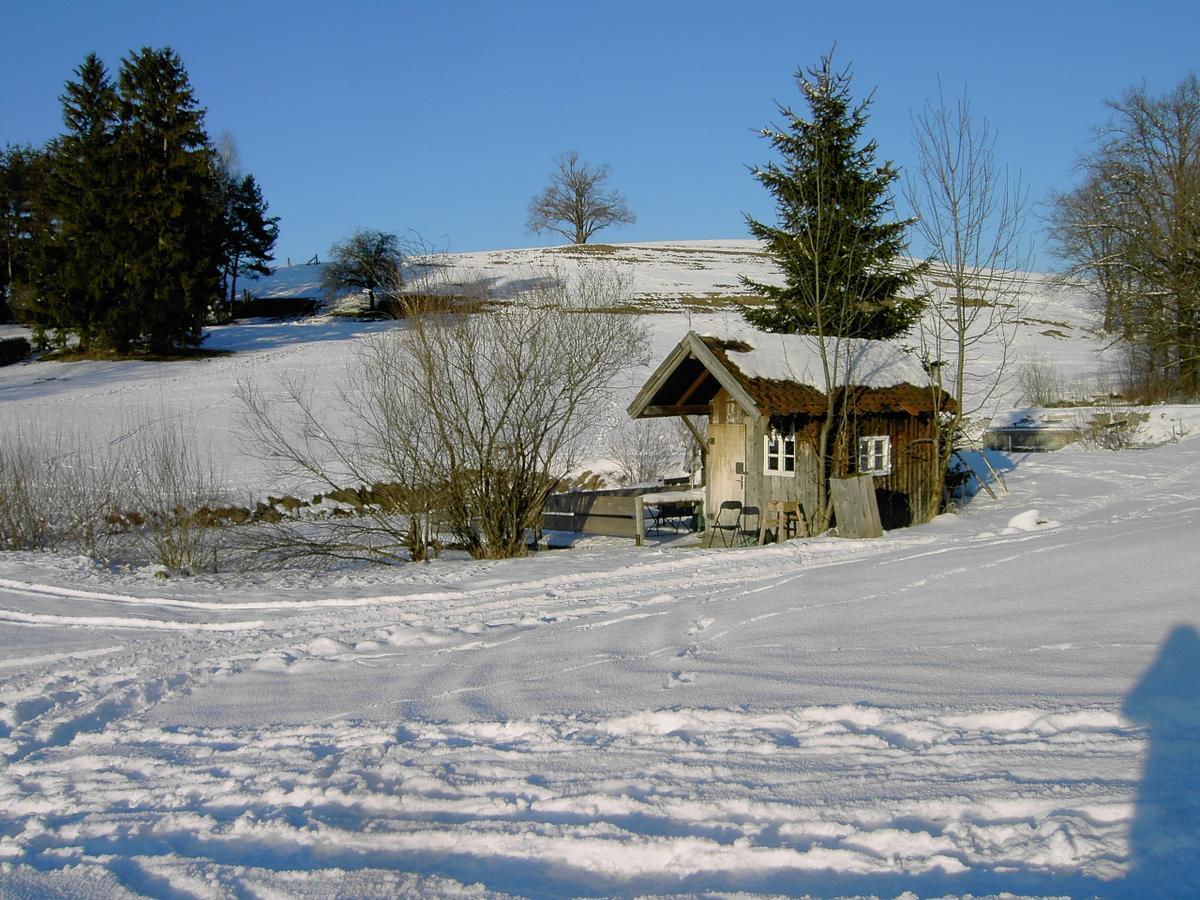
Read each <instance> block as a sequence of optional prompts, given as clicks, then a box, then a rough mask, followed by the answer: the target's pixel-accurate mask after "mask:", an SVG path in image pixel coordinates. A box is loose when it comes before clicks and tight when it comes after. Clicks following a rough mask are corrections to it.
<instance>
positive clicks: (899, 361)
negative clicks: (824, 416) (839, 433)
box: [629, 330, 949, 418]
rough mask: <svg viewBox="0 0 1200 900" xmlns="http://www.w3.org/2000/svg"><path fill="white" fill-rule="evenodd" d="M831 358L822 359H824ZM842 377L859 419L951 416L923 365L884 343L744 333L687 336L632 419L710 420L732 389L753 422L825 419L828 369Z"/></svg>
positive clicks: (641, 396) (642, 395)
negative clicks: (721, 396) (865, 415)
mask: <svg viewBox="0 0 1200 900" xmlns="http://www.w3.org/2000/svg"><path fill="white" fill-rule="evenodd" d="M823 350H824V351H825V355H824V357H823V355H822V351H823ZM835 352H836V353H837V355H838V359H837V360H836V364H835V363H834V362H833V361H831V362H830V366H831V368H833V367H834V366H835V365H836V369H837V370H838V371H840V372H842V373H843V377H842V378H841V379H838V380H837V381H836V382H835V384H834V387H835V389H837V390H840V391H847V392H852V393H853V404H854V407H855V409H856V410H858V411H859V412H903V413H907V414H909V415H917V414H919V413H922V412H932V411H933V410H934V408H935V406H937V407H939V408H941V409H946V408H947V403H948V402H949V398H948V397H947V396H946V395H945V394H942V395H941V397H940V398H939V399H940V403H936V404H935V391H934V390H933V389H932V387H931V384H930V380H929V377H928V375H927V374H926V373H925V371H924V369H923V368H922V367H921V365H920V363H919V362H917V360H916V359H915V358H914V357H913V356H912V355H911V354H909V353H906V352H905V351H904V350H902V349H901V348H899V347H897V346H896V345H894V344H890V343H887V342H884V341H865V340H852V341H842V342H841V343H840V345H837V346H836V347H835V345H834V344H833V342H832V341H828V340H827V341H825V342H824V346H823V344H822V340H821V339H820V338H817V337H815V336H813V335H782V334H766V333H763V332H756V331H748V330H747V331H742V332H736V333H732V334H726V335H715V334H705V335H700V334H697V333H696V332H688V334H687V335H686V336H685V337H684V338H683V340H682V341H680V342H679V344H678V345H677V346H676V347H675V349H674V350H672V351H671V353H670V354H668V356H667V358H666V359H664V360H663V362H662V364H661V365H659V367H658V369H656V370H655V372H654V374H653V375H651V376H650V379H649V380H648V381H647V382H646V384H645V385H644V386H643V387H642V390H641V391H640V392H639V393H638V395H637V397H636V398H635V399H634V401H633V403H631V404H630V406H629V414H630V416H632V417H633V418H649V417H652V416H678V415H705V414H707V413H708V412H709V409H710V407H709V404H710V403H711V401H712V398H713V397H714V396H715V395H716V393H717V391H718V390H720V389H721V388H722V387H723V388H725V389H726V390H727V391H728V392H729V394H730V396H731V397H732V398H733V399H734V401H735V402H737V403H738V405H739V406H741V407H742V408H743V410H744V411H745V412H746V413H747V414H748V415H751V416H773V415H794V414H810V415H815V414H820V413H823V412H824V411H825V407H826V397H825V384H824V382H825V377H824V371H825V362H824V359H827V358H829V357H830V356H831V355H832V354H833V353H835Z"/></svg>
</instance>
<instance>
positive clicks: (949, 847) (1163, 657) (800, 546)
mask: <svg viewBox="0 0 1200 900" xmlns="http://www.w3.org/2000/svg"><path fill="white" fill-rule="evenodd" d="M598 257H602V258H604V259H605V261H606V262H607V263H608V264H620V265H623V266H625V267H626V270H627V272H628V274H629V276H630V278H631V283H632V286H633V290H632V294H633V297H632V300H633V301H634V305H636V306H637V307H638V310H637V314H640V315H644V316H645V321H646V322H647V325H648V327H649V328H650V329H651V331H652V337H653V342H654V345H655V348H656V349H655V354H656V357H657V358H656V359H655V360H654V362H652V363H651V365H653V364H654V363H656V362H657V359H658V358H661V356H662V355H664V354H665V353H666V351H667V350H668V349H669V348H670V347H671V346H673V345H674V344H675V343H676V342H677V341H678V340H679V337H680V336H681V335H682V334H683V333H684V332H686V331H687V330H688V328H693V329H696V330H705V329H711V330H723V329H725V328H726V327H728V326H736V325H738V324H740V321H741V320H740V317H739V316H738V314H737V312H736V310H735V309H734V308H732V307H730V306H728V305H727V304H728V302H729V298H730V297H732V296H734V295H736V294H737V293H738V292H739V291H740V290H741V288H740V285H739V282H738V280H737V276H738V275H739V274H747V275H751V276H753V277H755V278H764V279H765V278H770V277H773V275H772V269H771V267H770V264H769V261H768V260H766V259H765V258H764V257H762V256H761V254H758V253H757V251H756V248H755V247H754V246H753V245H752V244H750V243H748V242H699V243H684V244H653V245H616V246H613V247H612V248H609V249H590V250H586V251H583V252H580V251H578V250H574V249H572V248H567V249H554V250H521V251H500V252H495V253H480V254H463V255H460V256H457V257H455V258H454V259H453V260H452V263H453V265H452V266H451V267H449V269H448V272H449V277H448V278H447V279H446V283H449V284H453V283H459V284H466V283H468V282H471V281H474V280H477V279H479V278H483V279H484V280H486V281H487V282H488V283H489V284H490V285H491V287H492V289H493V290H494V291H496V292H497V293H499V294H501V295H504V294H505V293H506V292H507V293H511V291H509V290H508V289H509V288H512V287H513V286H515V285H518V284H519V283H520V282H521V281H522V279H524V278H527V277H529V275H530V273H534V274H536V273H537V272H539V271H540V272H543V273H544V272H545V271H547V270H550V269H553V270H555V271H558V272H566V273H567V274H570V272H571V271H574V270H577V269H578V267H581V266H585V265H590V264H594V261H595V258H598ZM293 268H298V267H293ZM311 276H312V273H311V272H309V273H307V274H304V273H299V272H290V273H289V272H284V273H281V274H280V275H278V276H277V277H278V278H279V279H281V280H280V281H279V282H278V284H279V285H283V284H284V281H283V280H282V279H285V278H290V279H292V282H293V283H294V284H299V283H301V281H302V280H303V278H311ZM268 286H269V285H268ZM1025 291H1026V293H1027V301H1028V302H1027V306H1026V309H1025V312H1024V319H1025V321H1024V322H1023V323H1022V324H1021V325H1020V327H1019V330H1018V334H1017V339H1016V340H1017V345H1016V357H1017V359H1018V360H1021V359H1022V358H1040V359H1043V360H1049V361H1050V362H1051V363H1052V364H1053V365H1054V366H1055V367H1057V369H1058V370H1059V371H1060V372H1061V374H1062V376H1063V378H1064V379H1065V380H1068V381H1072V380H1075V381H1082V380H1087V379H1091V378H1092V377H1093V376H1094V375H1095V374H1096V373H1097V372H1098V371H1099V370H1101V369H1102V367H1103V366H1104V365H1106V364H1107V362H1106V359H1105V356H1104V353H1103V342H1102V341H1101V339H1100V338H1099V337H1098V336H1097V335H1095V334H1094V333H1093V332H1092V330H1091V328H1092V317H1091V315H1090V313H1089V310H1088V301H1087V298H1086V297H1085V296H1084V295H1083V294H1082V293H1081V292H1077V291H1056V290H1054V289H1052V288H1051V286H1050V284H1049V281H1048V279H1046V278H1044V277H1042V276H1037V275H1030V276H1028V277H1027V278H1026V280H1025ZM398 327H403V324H401V323H392V322H372V323H364V322H360V321H357V320H354V319H347V318H336V317H318V318H314V319H308V320H297V321H289V322H245V323H238V324H234V325H229V326H223V327H220V328H214V329H212V330H211V333H210V337H209V345H211V346H212V347H214V348H217V349H226V350H230V351H233V352H232V353H231V354H230V355H227V356H218V357H212V358H208V359H198V360H192V361H187V362H175V363H134V362H81V363H31V364H24V365H17V366H11V367H6V368H0V428H3V429H6V433H9V434H11V433H12V432H10V431H7V430H8V429H14V430H15V429H25V428H30V427H32V426H33V425H34V424H35V423H39V422H41V423H45V422H49V423H50V424H51V425H53V426H57V427H61V428H63V429H68V430H70V429H78V430H82V431H84V432H85V433H87V434H90V435H92V436H94V437H95V439H96V440H102V441H127V440H136V437H137V436H136V433H134V429H136V428H138V427H144V426H145V423H146V422H147V421H151V420H153V419H154V418H155V417H158V418H170V419H179V420H181V421H188V422H194V423H195V424H196V426H197V429H198V432H199V434H201V435H202V436H204V437H205V438H206V439H207V440H208V442H209V444H210V446H211V448H212V449H213V451H214V453H215V454H217V455H218V458H219V460H220V462H219V472H220V474H221V477H222V478H223V479H224V480H225V481H226V483H227V484H228V485H229V486H231V487H234V488H239V489H242V490H245V491H248V492H249V491H257V490H262V486H263V485H264V484H266V483H268V482H267V474H266V470H265V467H264V466H263V464H261V463H259V462H258V461H256V460H254V459H253V458H251V457H249V456H247V455H246V454H244V453H243V452H242V451H241V449H240V447H239V441H238V437H237V435H238V431H239V426H238V404H237V402H236V400H235V399H234V397H233V389H234V387H235V385H236V384H237V382H238V381H239V379H243V378H246V377H253V378H256V379H261V380H264V381H269V380H270V379H272V378H275V377H277V376H278V375H280V374H284V373H286V374H290V375H293V376H307V377H308V378H310V379H311V383H312V384H313V385H314V386H315V388H316V389H318V390H319V391H322V392H325V395H327V396H331V397H332V396H334V395H335V392H336V388H337V384H338V381H339V378H340V375H341V373H342V372H344V370H345V367H346V366H347V365H348V363H349V362H351V360H352V359H353V357H354V353H355V348H356V341H357V340H358V339H359V338H360V337H362V336H363V335H364V334H369V333H372V332H375V331H378V330H382V329H389V328H398ZM644 375H645V372H642V373H640V377H644ZM634 380H635V381H636V380H637V379H636V378H635V379H634ZM634 387H635V385H634V384H631V385H630V386H629V390H630V391H631V392H632V390H633V389H634ZM1005 390H1006V394H1005V397H1004V398H1003V399H1002V401H1001V402H1000V404H998V406H997V409H998V410H1000V411H1003V408H1004V407H1005V406H1007V407H1017V406H1019V405H1020V404H1021V398H1020V396H1019V388H1018V387H1017V386H1016V385H1015V384H1013V385H1006V388H1005ZM1151 412H1152V413H1153V415H1154V416H1155V417H1157V419H1156V421H1158V422H1159V424H1158V425H1157V426H1156V427H1158V428H1159V430H1160V431H1161V432H1164V433H1165V432H1166V431H1168V430H1170V429H1172V428H1173V429H1174V430H1175V431H1176V432H1177V433H1178V434H1182V435H1183V439H1182V440H1181V441H1178V442H1176V443H1171V444H1167V445H1164V446H1161V447H1157V448H1154V449H1149V450H1140V451H1125V452H1120V453H1113V452H1104V451H1087V450H1082V449H1069V450H1066V451H1062V452H1059V453H1055V454H1040V455H1005V454H995V455H994V456H993V461H994V463H995V465H996V466H997V468H998V469H999V470H1000V471H1001V474H1002V475H1003V479H1004V486H1001V485H999V484H998V485H997V486H996V489H997V496H996V497H995V498H994V499H993V498H991V497H988V496H987V495H986V494H981V495H979V496H978V497H976V498H975V500H974V501H972V503H971V504H970V505H969V506H968V507H967V508H965V509H964V510H962V511H961V512H960V513H959V514H955V515H946V516H942V517H939V518H938V519H937V520H935V521H934V522H932V523H930V524H929V525H926V526H921V527H917V528H911V529H905V530H901V531H896V532H891V533H889V534H887V535H886V536H885V537H884V538H883V539H881V540H877V541H850V540H839V539H836V538H829V537H820V538H810V539H804V540H799V541H792V542H788V543H785V544H783V545H776V546H770V547H762V548H759V547H750V548H742V549H732V550H725V549H714V550H708V549H682V548H680V547H678V546H676V545H674V544H673V543H672V542H671V541H661V542H655V541H651V542H650V543H649V545H648V546H646V547H643V548H635V547H633V546H632V543H631V542H628V541H599V542H596V543H593V544H592V545H590V546H585V547H584V548H582V549H577V550H574V551H570V552H564V553H540V554H536V555H534V556H532V557H530V558H527V559H522V560H513V561H504V562H484V561H470V560H465V559H462V558H452V557H448V558H445V559H441V560H438V561H435V562H432V563H429V564H417V565H406V566H399V567H394V568H382V567H376V568H370V567H365V566H357V565H345V566H341V567H339V568H335V569H334V570H332V571H328V572H313V571H305V570H300V569H290V570H284V571H281V572H249V573H225V574H219V575H216V574H214V575H204V576H198V577H195V578H171V579H166V580H162V579H159V578H157V577H155V574H154V572H153V570H149V569H138V568H133V567H120V566H111V567H110V566H109V565H106V564H98V563H95V562H93V561H92V560H90V559H86V558H82V557H73V556H65V555H60V554H50V553H32V552H0V896H40V895H67V896H71V895H82V894H86V895H90V896H129V895H131V894H132V895H150V896H163V895H169V896H200V897H225V896H329V895H333V894H337V893H340V894H343V895H349V896H362V895H408V896H455V897H462V896H473V897H493V896H495V897H499V896H511V895H519V896H538V897H549V896H577V895H603V896H608V895H622V896H629V895H638V894H652V895H656V896H671V895H684V896H694V895H697V894H702V893H705V892H710V891H716V892H746V893H749V894H765V895H771V896H774V895H780V894H785V895H804V894H812V895H819V896H840V895H851V896H863V895H874V896H882V895H886V896H896V895H899V894H901V893H903V892H905V891H911V892H914V893H915V894H917V895H921V896H929V895H935V896H937V895H963V894H968V893H970V894H974V895H996V894H1008V895H1013V894H1016V895H1033V896H1046V895H1058V896H1062V895H1066V896H1092V895H1105V896H1111V895H1118V896H1131V897H1132V896H1148V895H1150V896H1152V895H1176V896H1196V895H1200V874H1198V873H1197V870H1196V868H1195V866H1194V865H1193V860H1194V859H1195V858H1196V857H1197V854H1200V824H1198V823H1200V807H1198V806H1197V799H1196V798H1197V793H1196V791H1195V789H1194V787H1195V785H1196V784H1197V783H1198V781H1200V761H1198V760H1200V754H1198V753H1197V747H1200V729H1198V723H1200V701H1198V699H1197V696H1196V691H1195V685H1196V684H1197V683H1200V637H1198V635H1197V628H1200V612H1198V609H1197V605H1196V602H1195V568H1196V549H1195V548H1196V540H1197V535H1198V533H1200V532H1198V529H1200V437H1197V436H1196V435H1197V434H1200V429H1198V428H1197V427H1196V425H1197V420H1196V416H1195V413H1194V411H1193V410H1192V409H1189V408H1169V409H1168V408H1162V409H1156V410H1153V411H1151ZM1005 415H1006V421H1008V420H1011V419H1012V418H1013V416H1012V415H1009V414H1008V413H1005ZM621 416H622V411H621V407H620V398H618V401H617V402H615V403H614V408H613V410H612V418H613V421H617V420H618V419H619V418H620V417H621ZM1160 420H1161V421H1160ZM1173 423H1177V425H1176V424H1173ZM1189 431H1190V434H1187V433H1186V432H1189Z"/></svg>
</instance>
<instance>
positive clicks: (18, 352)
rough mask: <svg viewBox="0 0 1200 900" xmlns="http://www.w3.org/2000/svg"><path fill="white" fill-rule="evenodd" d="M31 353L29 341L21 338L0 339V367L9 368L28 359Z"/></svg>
mask: <svg viewBox="0 0 1200 900" xmlns="http://www.w3.org/2000/svg"><path fill="white" fill-rule="evenodd" d="M32 352H33V348H32V347H30V346H29V341H27V340H26V339H25V338H23V337H10V338H0V366H11V365H12V364H13V363H19V362H20V361H21V360H23V359H26V358H28V356H29V354H30V353H32Z"/></svg>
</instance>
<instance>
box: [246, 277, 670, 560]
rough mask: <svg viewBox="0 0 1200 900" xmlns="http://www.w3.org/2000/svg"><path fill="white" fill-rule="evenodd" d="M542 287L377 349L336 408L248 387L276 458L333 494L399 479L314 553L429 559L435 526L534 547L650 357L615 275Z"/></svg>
mask: <svg viewBox="0 0 1200 900" xmlns="http://www.w3.org/2000/svg"><path fill="white" fill-rule="evenodd" d="M536 284H537V285H538V286H536V287H534V288H532V289H530V290H529V291H527V292H526V293H525V294H523V295H522V296H520V297H519V298H517V299H516V300H515V301H514V302H512V303H510V304H508V305H507V306H505V307H503V308H500V309H497V310H496V311H493V312H488V313H484V314H473V315H472V314H469V315H453V314H440V315H432V316H430V315H419V314H415V313H414V314H413V315H411V316H408V317H406V319H405V323H404V327H397V328H396V329H394V330H392V331H388V332H385V333H382V334H376V335H373V336H371V337H368V338H366V339H364V340H363V342H362V344H361V346H360V348H359V352H358V353H357V354H356V358H355V362H354V364H353V365H352V366H351V368H350V371H349V373H348V376H347V380H346V382H345V384H344V385H343V387H342V389H341V391H340V392H339V394H338V400H337V407H336V409H332V408H330V407H329V406H328V405H327V406H326V407H324V408H322V407H321V406H320V405H319V404H318V403H316V402H315V399H314V397H313V395H312V393H311V392H306V390H305V389H304V387H303V386H302V385H297V384H287V383H285V384H284V385H283V390H282V392H281V393H278V394H276V395H272V396H268V395H267V394H265V393H264V392H263V391H262V390H261V389H259V388H257V387H255V386H254V385H252V384H246V383H244V384H242V385H240V386H239V390H238V394H239V396H240V397H241V399H242V401H243V403H244V405H245V409H246V412H247V416H246V419H247V428H248V431H249V434H250V435H251V437H252V439H253V442H254V444H255V445H256V446H257V447H258V448H259V449H258V452H259V453H260V455H263V456H265V457H267V458H269V459H271V460H273V461H275V462H276V463H278V464H280V465H282V466H283V468H284V469H285V470H287V471H289V472H290V473H291V474H293V475H298V476H303V477H306V478H308V479H309V480H311V481H316V482H318V483H321V484H323V485H326V486H331V487H332V486H336V485H337V484H338V482H339V481H341V486H343V487H344V486H346V485H347V484H348V483H359V484H364V485H370V484H375V483H383V484H390V485H395V486H396V490H397V492H398V493H399V494H400V495H401V497H402V500H401V502H400V503H399V505H398V506H397V507H395V508H393V509H390V510H389V509H387V508H384V507H379V508H366V507H364V508H363V509H361V510H359V512H360V513H362V514H364V515H360V516H355V517H351V518H345V519H341V520H338V521H337V522H335V523H331V528H330V529H329V531H328V534H329V535H330V536H329V537H327V538H322V539H320V540H319V541H317V542H315V543H314V542H312V541H310V542H309V544H308V545H307V550H308V551H309V552H311V553H313V554H321V553H331V554H336V555H341V556H346V557H354V558H366V559H381V560H386V561H395V560H399V559H403V558H405V556H406V555H407V556H409V558H415V559H419V558H422V556H423V553H424V550H423V542H424V541H426V540H427V538H428V537H429V536H430V535H431V534H432V526H431V524H430V523H431V520H432V519H433V518H434V517H435V516H436V517H437V519H438V520H439V522H440V524H441V526H442V527H444V528H445V529H446V530H447V531H449V532H450V533H451V534H452V535H453V537H454V539H455V540H456V541H457V542H458V543H459V544H460V545H461V546H463V547H464V548H465V549H467V550H468V551H469V552H470V553H471V554H472V555H474V556H477V557H490V558H497V557H508V556H516V555H521V554H523V553H525V552H526V543H525V541H526V535H527V532H528V531H529V530H530V529H532V528H534V527H535V526H536V525H537V522H538V518H539V516H540V514H541V508H542V505H543V503H544V501H545V498H546V495H547V493H548V492H549V491H550V490H551V488H552V487H553V485H554V484H555V483H556V482H557V481H558V480H559V479H560V478H561V477H563V476H564V475H565V474H566V473H567V472H568V471H570V470H571V469H572V468H574V467H575V463H576V461H577V460H578V459H579V453H580V451H581V450H583V449H584V448H585V437H586V436H587V435H588V434H590V433H592V432H593V430H594V428H595V426H596V425H598V423H599V421H600V420H601V418H602V417H603V416H604V414H605V412H606V411H607V407H609V406H612V405H613V398H612V397H611V396H610V395H611V393H612V390H613V386H614V384H615V383H616V381H617V379H618V378H619V377H620V376H621V375H622V373H624V372H626V371H627V370H628V369H629V368H630V367H632V366H635V365H638V364H641V363H643V362H644V361H645V358H646V353H647V349H646V339H645V335H644V332H643V328H642V325H641V323H640V322H639V320H638V319H636V318H635V317H631V316H622V315H619V314H615V313H608V312H602V311H601V310H604V309H609V308H612V307H614V306H618V305H619V302H618V301H620V300H621V299H622V295H623V293H624V292H625V286H624V284H623V283H622V282H621V280H620V279H619V278H617V277H616V276H615V275H613V274H612V273H609V272H607V271H601V270H585V271H584V272H583V273H582V274H581V275H580V276H579V277H578V278H576V279H573V280H571V281H567V280H565V279H561V278H560V279H541V280H539V281H537V282H536ZM364 516H365V518H364Z"/></svg>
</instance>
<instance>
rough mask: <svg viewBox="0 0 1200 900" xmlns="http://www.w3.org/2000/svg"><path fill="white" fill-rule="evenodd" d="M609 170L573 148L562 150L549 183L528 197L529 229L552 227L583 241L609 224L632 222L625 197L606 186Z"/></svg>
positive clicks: (557, 231) (534, 230)
mask: <svg viewBox="0 0 1200 900" xmlns="http://www.w3.org/2000/svg"><path fill="white" fill-rule="evenodd" d="M609 174H610V173H609V168H608V166H607V165H601V166H589V165H588V164H587V163H585V162H583V161H582V160H580V158H579V154H578V153H576V152H575V151H574V150H572V151H571V152H570V153H564V154H563V155H562V156H560V157H559V158H558V160H557V161H556V163H555V170H554V171H553V172H551V173H550V184H549V185H548V186H547V187H546V189H545V190H544V191H542V193H540V194H538V195H537V196H536V197H534V198H533V199H532V200H530V201H529V221H528V228H529V230H530V231H532V232H533V233H535V234H540V233H541V232H543V231H553V232H555V233H556V234H561V235H562V236H563V237H565V238H566V239H567V240H569V241H574V242H575V243H576V244H586V243H587V241H588V238H590V237H591V236H592V235H593V234H595V233H596V232H597V231H599V230H600V229H602V228H607V227H608V226H609V225H632V224H633V223H634V222H635V221H637V217H636V216H634V214H633V213H632V212H630V210H629V206H628V204H627V203H626V202H625V198H624V197H623V196H621V194H620V193H618V192H617V191H615V190H608V189H607V187H606V183H607V182H608V176H609Z"/></svg>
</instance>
